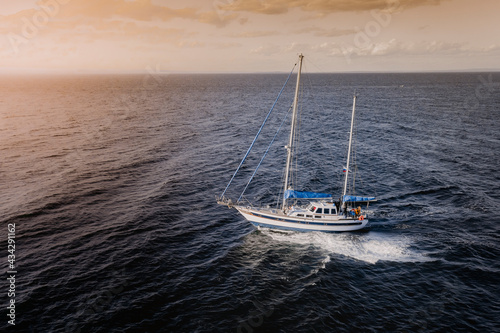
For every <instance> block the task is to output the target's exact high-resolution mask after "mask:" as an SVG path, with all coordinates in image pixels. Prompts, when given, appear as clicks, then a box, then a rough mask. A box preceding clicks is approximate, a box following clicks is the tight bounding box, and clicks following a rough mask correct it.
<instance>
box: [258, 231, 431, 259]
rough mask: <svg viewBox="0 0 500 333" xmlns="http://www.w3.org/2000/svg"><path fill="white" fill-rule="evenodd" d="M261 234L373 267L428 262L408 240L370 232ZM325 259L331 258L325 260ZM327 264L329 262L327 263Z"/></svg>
mask: <svg viewBox="0 0 500 333" xmlns="http://www.w3.org/2000/svg"><path fill="white" fill-rule="evenodd" d="M261 231H262V233H263V234H265V235H267V236H269V237H271V238H272V239H274V240H276V241H279V242H288V243H292V244H299V245H312V246H317V247H319V248H321V249H323V250H325V251H326V252H327V253H328V254H331V253H335V254H338V255H343V256H346V257H350V258H354V259H357V260H362V261H365V262H368V263H371V264H375V263H376V262H378V261H379V260H384V261H394V262H423V261H431V260H433V259H432V258H429V257H428V256H426V255H425V254H424V253H420V252H418V251H417V250H415V249H413V248H412V246H413V242H412V240H411V239H410V238H409V237H406V236H402V235H391V234H387V233H378V232H373V231H370V232H369V233H365V234H328V233H322V232H308V233H300V232H290V233H281V232H274V231H272V230H269V229H261ZM328 259H330V257H329V256H328ZM328 261H329V260H328Z"/></svg>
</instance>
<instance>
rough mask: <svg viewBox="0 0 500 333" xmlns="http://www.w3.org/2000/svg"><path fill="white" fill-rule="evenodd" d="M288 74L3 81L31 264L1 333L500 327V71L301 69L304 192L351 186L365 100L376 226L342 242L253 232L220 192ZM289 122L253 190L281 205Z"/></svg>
mask: <svg viewBox="0 0 500 333" xmlns="http://www.w3.org/2000/svg"><path fill="white" fill-rule="evenodd" d="M285 79H286V75H283V74H272V75H271V74H269V75H264V74H262V75H163V76H155V77H152V76H148V75H147V74H145V75H136V76H38V77H2V78H1V79H0V92H1V95H0V116H1V119H0V121H1V122H0V157H1V159H0V219H1V222H2V223H1V228H2V229H3V230H2V232H1V233H0V235H1V242H0V244H3V245H2V248H3V255H2V257H3V258H4V261H3V262H4V268H3V270H4V271H5V272H6V271H7V270H8V269H9V268H8V263H7V255H8V252H7V226H8V224H15V227H16V232H15V233H16V238H15V241H16V243H15V245H16V252H15V255H16V262H15V264H16V267H15V268H16V270H17V273H16V281H15V288H16V291H15V298H14V299H15V304H16V309H15V311H16V312H15V315H16V317H15V324H16V325H15V326H12V325H10V324H8V323H7V320H9V317H8V316H6V314H7V309H6V307H7V306H8V304H9V303H8V302H9V301H10V299H11V298H10V297H7V291H8V289H9V285H8V284H7V280H6V278H7V277H8V276H7V274H6V273H5V274H4V278H2V279H1V280H2V283H1V284H0V287H1V290H2V295H3V297H2V308H3V309H4V310H3V311H2V313H3V315H2V318H3V319H2V320H1V322H0V327H1V330H2V331H6V332H9V331H12V332H498V331H500V319H499V318H500V263H499V260H498V258H499V256H500V218H499V217H498V212H499V211H500V195H499V191H500V175H499V172H498V166H499V165H500V121H499V120H498V119H499V118H498V114H499V110H500V97H499V96H500V94H499V92H500V84H499V83H500V75H499V74H498V73H494V74H489V73H475V74H342V75H334V74H323V75H319V74H311V75H306V76H305V77H304V80H303V82H304V85H305V87H306V89H305V92H304V97H307V98H304V104H303V105H302V108H301V109H302V118H301V119H302V122H301V133H302V134H301V135H302V137H301V155H302V153H303V155H304V156H305V157H304V160H301V162H300V163H299V164H300V165H299V166H300V170H301V172H299V179H298V180H297V182H299V181H300V184H301V189H304V190H316V191H329V192H332V193H339V191H340V186H341V184H340V183H341V173H342V172H341V170H342V165H343V163H344V158H345V151H346V147H347V138H348V128H349V117H350V112H351V105H352V104H351V103H352V94H353V93H354V91H356V92H357V94H358V100H357V118H356V121H357V127H356V128H357V131H356V161H357V165H358V171H359V172H358V174H359V177H358V179H357V180H356V181H357V182H356V186H357V191H358V193H360V194H367V195H372V194H373V195H376V196H377V198H378V202H377V203H375V204H373V205H371V206H370V207H369V209H370V210H371V211H372V214H371V221H372V226H371V228H370V229H369V230H368V231H365V232H358V233H340V234H323V233H276V232H272V231H269V230H265V229H263V230H256V229H255V228H254V227H252V226H251V225H250V224H249V223H248V222H247V221H245V220H244V219H243V218H242V217H241V216H239V215H238V214H237V213H236V211H235V210H228V209H227V208H225V207H222V206H218V205H216V203H215V196H218V195H220V194H221V193H222V191H223V190H224V187H225V186H226V184H227V182H228V181H229V179H230V177H231V175H232V173H233V172H234V170H235V169H236V167H237V165H238V163H239V161H240V159H241V157H242V156H243V154H244V152H245V151H246V149H247V147H248V146H249V144H250V142H251V140H252V138H253V136H254V135H255V133H256V131H257V129H258V127H259V126H260V124H261V122H262V120H263V118H264V117H265V115H266V114H267V112H268V110H269V108H270V107H271V105H272V103H273V102H274V99H275V97H276V95H277V93H278V92H279V89H280V88H281V86H282V84H283V82H284V81H285ZM292 79H293V78H292ZM292 90H293V84H291V85H290V88H287V89H286V90H285V92H284V95H283V99H282V100H280V102H279V103H278V105H277V107H276V110H275V112H276V113H275V114H273V116H272V117H271V118H270V120H269V125H276V124H279V121H280V120H281V117H282V116H283V114H284V112H286V110H287V108H288V106H289V105H290V103H291V99H290V97H291V95H292V94H293V91H292ZM309 97H310V98H309ZM306 100H311V101H312V102H311V103H309V104H308V103H307V102H306ZM274 130H275V127H274V128H273V127H272V126H270V127H269V130H267V129H266V130H264V131H263V133H262V142H260V141H259V143H258V144H257V145H256V147H255V150H256V154H255V155H251V156H250V157H249V160H248V166H247V165H245V167H244V168H243V171H242V175H241V177H237V179H236V180H235V182H234V184H233V185H232V186H231V188H230V190H229V191H228V195H230V196H231V197H232V198H235V197H236V198H237V196H238V195H239V193H240V192H241V190H242V189H243V187H244V185H245V182H246V180H247V178H246V177H248V176H249V175H250V174H251V172H253V167H254V166H255V164H256V162H258V160H259V158H260V154H259V152H262V151H263V150H264V149H265V148H266V146H267V143H268V142H269V140H270V138H271V137H272V135H274ZM285 132H286V131H284V132H283V133H282V134H280V135H279V136H278V141H277V143H276V146H275V147H273V148H272V149H271V151H270V153H269V156H268V158H267V159H266V161H265V162H264V164H263V165H262V167H261V169H260V170H259V172H258V174H257V176H256V178H255V180H254V182H252V184H251V185H250V186H249V188H248V190H247V192H246V199H248V200H250V201H253V202H255V203H259V202H262V203H264V204H272V203H273V202H275V197H274V194H275V193H277V191H279V189H280V186H281V185H280V184H279V181H280V179H281V175H282V169H281V168H282V162H283V161H284V150H283V148H282V147H283V145H284V144H285V141H284V140H285V139H286V133H285Z"/></svg>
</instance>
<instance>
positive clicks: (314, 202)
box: [217, 54, 376, 232]
mask: <svg viewBox="0 0 500 333" xmlns="http://www.w3.org/2000/svg"><path fill="white" fill-rule="evenodd" d="M303 58H304V56H303V55H302V54H300V55H299V60H298V64H299V68H298V73H297V82H296V87H295V94H294V99H293V105H292V120H291V126H290V136H289V140H288V145H287V146H285V148H286V151H287V158H286V167H285V174H284V184H283V192H282V198H280V201H281V205H280V204H279V203H278V205H277V206H276V207H269V206H268V207H255V206H253V205H248V204H243V202H242V200H241V198H242V195H243V194H242V195H241V196H240V198H239V199H238V200H237V201H236V202H233V201H232V200H231V199H229V198H227V197H226V196H225V193H226V191H227V189H228V188H229V185H230V184H231V182H232V181H233V179H234V177H235V176H236V174H237V173H238V171H239V169H240V168H241V166H242V165H243V162H244V161H245V159H246V157H247V156H248V154H249V152H250V150H251V149H252V147H253V144H254V143H255V140H256V139H257V137H258V135H259V133H260V131H261V130H262V127H263V126H264V124H265V121H264V123H263V124H262V126H261V128H260V130H259V132H258V133H257V136H256V137H255V139H254V141H253V142H252V145H251V146H250V148H249V149H248V151H247V154H246V155H245V157H244V158H243V160H242V161H241V163H240V165H239V166H238V168H237V170H236V171H235V173H234V174H233V177H232V178H231V180H230V181H229V184H228V185H227V186H226V189H225V190H224V192H223V193H222V195H221V196H219V197H217V202H218V203H219V204H222V205H225V206H227V207H229V208H235V209H236V210H237V211H238V212H239V213H241V215H243V216H244V217H245V218H246V219H247V220H248V221H250V222H251V223H252V224H253V225H255V226H257V227H263V228H271V229H281V230H292V231H303V232H310V231H321V232H343V231H355V230H361V229H364V228H367V227H368V226H369V219H368V214H367V212H366V211H362V210H361V207H360V204H361V203H366V206H368V204H369V203H370V202H372V201H376V200H375V197H364V196H355V195H349V194H347V189H348V179H349V173H350V172H351V171H350V170H349V166H350V163H351V150H352V139H353V138H352V137H353V127H354V114H355V108H356V94H354V97H353V105H352V116H351V129H350V133H349V148H348V153H347V161H346V167H345V168H344V170H343V173H344V186H343V190H342V194H341V195H340V196H338V197H337V198H339V199H338V200H336V201H334V199H333V198H334V197H333V195H331V194H328V193H317V192H306V191H298V190H295V189H293V188H292V187H291V185H292V184H291V177H292V176H291V172H292V170H291V164H292V155H293V152H294V144H295V143H294V138H295V137H296V135H295V134H296V131H297V107H298V99H299V88H300V79H301V72H302V62H303ZM292 72H293V69H292ZM290 74H291V73H290ZM288 78H290V75H289V77H288ZM287 81H288V79H287ZM285 85H286V83H285ZM282 91H283V89H282ZM280 94H281V92H280ZM278 98H279V95H278ZM275 104H276V102H275ZM273 107H274V105H273ZM271 111H272V108H271ZM268 117H269V114H268ZM266 120H267V118H266ZM273 140H274V139H273ZM266 153H267V151H266ZM261 162H262V160H261ZM259 165H260V164H259ZM254 175H255V172H254ZM252 178H253V175H252ZM252 178H251V179H252ZM249 182H250V181H249ZM247 186H248V184H247ZM245 189H246V188H245ZM304 201H306V202H305V203H303V202H304Z"/></svg>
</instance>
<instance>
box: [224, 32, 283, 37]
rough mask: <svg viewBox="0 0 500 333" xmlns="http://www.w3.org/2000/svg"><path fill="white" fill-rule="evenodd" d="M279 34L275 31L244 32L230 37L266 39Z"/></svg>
mask: <svg viewBox="0 0 500 333" xmlns="http://www.w3.org/2000/svg"><path fill="white" fill-rule="evenodd" d="M278 34H280V33H279V32H277V31H244V32H239V33H234V34H231V37H235V38H257V37H268V36H275V35H278Z"/></svg>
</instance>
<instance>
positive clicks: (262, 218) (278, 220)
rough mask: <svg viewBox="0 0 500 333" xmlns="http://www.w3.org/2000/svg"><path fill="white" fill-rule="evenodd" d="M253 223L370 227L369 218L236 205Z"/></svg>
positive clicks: (293, 226) (282, 226)
mask: <svg viewBox="0 0 500 333" xmlns="http://www.w3.org/2000/svg"><path fill="white" fill-rule="evenodd" d="M234 208H236V209H237V210H238V211H239V212H240V213H241V215H243V216H244V217H245V218H246V219H247V220H248V221H250V222H251V223H252V224H253V225H255V226H259V227H264V228H272V229H282V230H294V231H322V232H341V231H355V230H361V229H364V228H367V227H368V223H369V222H368V219H366V218H364V217H362V218H361V219H360V218H356V219H355V218H346V217H345V216H343V215H336V216H332V217H330V218H328V219H326V218H325V219H323V218H321V219H317V218H303V217H302V218H298V217H292V216H289V215H286V214H284V213H283V212H282V211H281V210H277V209H266V208H250V207H241V206H235V207H234Z"/></svg>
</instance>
